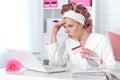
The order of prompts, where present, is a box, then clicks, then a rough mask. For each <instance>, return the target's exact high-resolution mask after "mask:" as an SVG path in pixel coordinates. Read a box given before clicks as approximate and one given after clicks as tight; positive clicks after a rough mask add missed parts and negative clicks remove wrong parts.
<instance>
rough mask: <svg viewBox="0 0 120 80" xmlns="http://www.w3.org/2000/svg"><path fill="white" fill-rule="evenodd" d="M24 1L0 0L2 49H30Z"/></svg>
mask: <svg viewBox="0 0 120 80" xmlns="http://www.w3.org/2000/svg"><path fill="white" fill-rule="evenodd" d="M24 5H25V2H24V0H0V47H3V48H15V49H27V50H28V49H29V34H28V32H29V31H28V26H25V14H24V13H25V8H24V7H25V6H24Z"/></svg>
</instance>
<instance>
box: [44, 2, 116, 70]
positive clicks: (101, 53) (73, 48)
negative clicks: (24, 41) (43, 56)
mask: <svg viewBox="0 0 120 80" xmlns="http://www.w3.org/2000/svg"><path fill="white" fill-rule="evenodd" d="M61 13H62V15H63V19H62V21H60V22H58V23H56V24H55V26H54V28H53V30H52V37H51V44H49V45H47V46H46V47H47V52H48V56H49V60H50V65H54V66H65V65H66V64H67V63H68V62H69V63H70V67H72V68H79V69H87V68H89V67H90V66H92V67H99V65H100V64H103V65H104V66H102V67H104V68H112V67H114V65H115V59H114V55H113V51H112V48H111V45H110V43H109V40H108V39H107V38H106V37H105V36H103V35H101V34H98V33H95V32H92V20H91V15H90V14H89V12H88V10H87V9H86V8H85V7H84V6H82V5H76V4H74V3H70V4H65V5H63V7H62V10H61ZM63 26H64V28H65V31H66V33H67V38H66V39H65V41H64V44H63V46H61V47H59V45H58V42H57V33H58V31H59V30H60V28H61V27H63ZM95 58H98V59H95Z"/></svg>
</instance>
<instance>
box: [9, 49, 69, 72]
mask: <svg viewBox="0 0 120 80" xmlns="http://www.w3.org/2000/svg"><path fill="white" fill-rule="evenodd" d="M7 51H8V53H10V54H11V55H13V57H14V58H15V59H16V60H18V61H19V62H20V63H21V64H22V66H23V67H24V68H26V69H29V70H33V71H39V72H44V73H54V72H63V71H68V70H69V69H68V68H66V67H53V66H45V65H43V64H42V63H40V61H38V60H37V59H36V57H35V56H34V55H33V54H32V53H31V52H28V51H24V50H15V49H7Z"/></svg>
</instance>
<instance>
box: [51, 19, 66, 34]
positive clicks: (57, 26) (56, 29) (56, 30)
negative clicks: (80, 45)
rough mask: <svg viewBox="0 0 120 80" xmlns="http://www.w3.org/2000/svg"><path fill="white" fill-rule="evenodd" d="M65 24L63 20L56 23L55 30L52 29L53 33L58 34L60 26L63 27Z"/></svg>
mask: <svg viewBox="0 0 120 80" xmlns="http://www.w3.org/2000/svg"><path fill="white" fill-rule="evenodd" d="M63 25H64V21H63V20H62V21H59V22H58V23H56V24H55V25H54V28H53V30H52V34H55V35H56V34H57V33H58V31H59V30H60V28H61V27H62V26H63Z"/></svg>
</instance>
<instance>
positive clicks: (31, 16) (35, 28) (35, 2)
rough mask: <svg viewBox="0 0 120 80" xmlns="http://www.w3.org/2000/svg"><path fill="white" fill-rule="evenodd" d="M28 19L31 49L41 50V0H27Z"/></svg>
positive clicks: (34, 50)
mask: <svg viewBox="0 0 120 80" xmlns="http://www.w3.org/2000/svg"><path fill="white" fill-rule="evenodd" d="M27 7H28V9H27V10H28V11H27V21H28V26H29V34H30V39H29V40H30V50H31V51H32V52H40V51H41V48H40V45H41V36H42V35H41V34H42V32H41V31H40V30H41V28H40V24H41V23H40V19H41V18H40V16H42V15H41V13H40V0H27Z"/></svg>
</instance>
